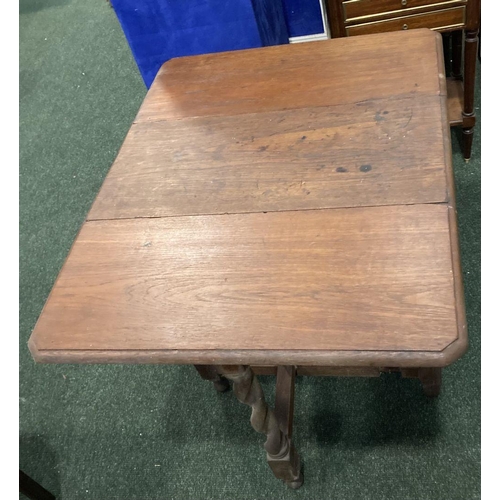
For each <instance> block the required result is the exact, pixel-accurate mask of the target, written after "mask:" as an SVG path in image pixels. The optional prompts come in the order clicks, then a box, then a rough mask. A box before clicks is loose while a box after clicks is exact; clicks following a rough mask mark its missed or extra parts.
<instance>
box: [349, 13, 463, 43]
mask: <svg viewBox="0 0 500 500" xmlns="http://www.w3.org/2000/svg"><path fill="white" fill-rule="evenodd" d="M464 24H465V6H463V7H455V8H453V9H445V10H436V11H433V12H427V13H425V14H415V15H412V16H401V17H396V18H394V19H388V20H386V21H375V22H371V23H362V24H354V25H352V26H346V28H345V30H346V34H347V36H353V35H368V34H370V33H384V32H387V31H398V30H406V29H415V28H429V29H432V30H441V31H446V30H452V29H459V28H462V27H463V26H464Z"/></svg>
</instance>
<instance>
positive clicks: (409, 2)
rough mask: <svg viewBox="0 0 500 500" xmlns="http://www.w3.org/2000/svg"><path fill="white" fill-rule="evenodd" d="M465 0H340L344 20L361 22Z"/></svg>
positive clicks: (453, 4) (454, 3)
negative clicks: (368, 18)
mask: <svg viewBox="0 0 500 500" xmlns="http://www.w3.org/2000/svg"><path fill="white" fill-rule="evenodd" d="M465 3H466V0H442V1H440V0H406V3H405V2H404V0H350V1H345V2H342V7H343V14H344V17H343V18H344V20H345V21H346V22H351V23H356V22H363V20H364V19H366V18H367V17H370V20H371V19H374V18H380V17H400V16H404V15H409V14H417V13H419V12H421V11H425V12H429V11H432V10H443V9H447V8H450V7H456V6H459V5H464V4H465Z"/></svg>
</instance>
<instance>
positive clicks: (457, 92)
mask: <svg viewBox="0 0 500 500" xmlns="http://www.w3.org/2000/svg"><path fill="white" fill-rule="evenodd" d="M446 83H447V88H448V99H447V105H448V121H449V122H450V125H451V126H452V127H454V126H456V125H461V124H462V109H463V103H464V91H463V83H462V81H461V80H455V79H454V78H447V79H446Z"/></svg>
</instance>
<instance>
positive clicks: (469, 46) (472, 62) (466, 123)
mask: <svg viewBox="0 0 500 500" xmlns="http://www.w3.org/2000/svg"><path fill="white" fill-rule="evenodd" d="M477 33H478V32H477V30H475V31H466V32H465V48H464V109H463V112H462V116H463V128H462V138H463V150H464V158H465V161H469V160H470V157H471V152H472V137H473V134H474V124H475V122H476V115H475V113H474V85H475V82H476V59H477V44H478V36H477Z"/></svg>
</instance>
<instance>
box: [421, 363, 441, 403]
mask: <svg viewBox="0 0 500 500" xmlns="http://www.w3.org/2000/svg"><path fill="white" fill-rule="evenodd" d="M441 373H442V370H441V368H419V369H418V378H419V379H420V382H422V386H423V388H424V393H425V395H426V396H429V397H432V398H435V397H436V396H439V393H440V392H441Z"/></svg>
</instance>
